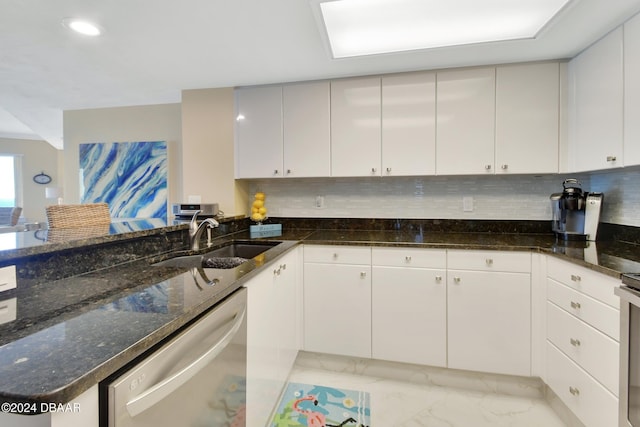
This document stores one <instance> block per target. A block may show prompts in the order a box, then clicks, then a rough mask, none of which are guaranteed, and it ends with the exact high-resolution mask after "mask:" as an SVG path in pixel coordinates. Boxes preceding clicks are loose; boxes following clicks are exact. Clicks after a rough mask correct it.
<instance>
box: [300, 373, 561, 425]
mask: <svg viewBox="0 0 640 427" xmlns="http://www.w3.org/2000/svg"><path fill="white" fill-rule="evenodd" d="M348 363H349V362H348ZM289 381H291V382H301V383H307V384H318V385H325V386H331V387H342V388H348V389H352V390H361V391H367V392H369V393H370V395H371V427H419V426H428V427H485V426H486V427H495V426H498V427H501V426H504V427H539V426H545V427H565V424H564V423H563V422H562V421H561V419H560V418H559V417H558V416H557V415H556V413H555V412H554V411H553V409H551V407H550V406H549V404H548V403H547V402H546V401H545V400H544V399H543V398H542V397H531V396H514V395H509V394H503V393H498V392H493V391H479V390H472V389H463V388H459V387H451V386H443V385H438V384H433V383H415V382H411V381H407V380H406V379H405V378H402V379H399V380H398V379H392V378H389V377H379V376H373V375H370V374H368V373H366V369H365V370H351V369H343V370H339V369H338V370H334V369H330V368H327V367H322V366H320V367H313V366H309V363H307V362H301V363H296V365H295V366H294V368H293V370H292V372H291V375H290V377H289Z"/></svg>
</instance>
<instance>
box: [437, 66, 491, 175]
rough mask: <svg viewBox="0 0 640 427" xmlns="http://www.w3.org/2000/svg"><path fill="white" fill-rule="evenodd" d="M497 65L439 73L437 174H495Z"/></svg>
mask: <svg viewBox="0 0 640 427" xmlns="http://www.w3.org/2000/svg"><path fill="white" fill-rule="evenodd" d="M495 77H496V74H495V68H479V69H471V70H455V71H443V72H439V73H438V74H437V120H436V123H437V125H436V129H437V130H436V173H437V174H438V175H464V174H480V173H493V163H494V144H495V89H496V87H495V82H496V78H495Z"/></svg>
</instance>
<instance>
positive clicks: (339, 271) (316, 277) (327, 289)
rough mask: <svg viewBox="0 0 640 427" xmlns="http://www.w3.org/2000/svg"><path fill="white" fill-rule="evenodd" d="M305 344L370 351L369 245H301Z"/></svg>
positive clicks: (335, 350) (331, 349)
mask: <svg viewBox="0 0 640 427" xmlns="http://www.w3.org/2000/svg"><path fill="white" fill-rule="evenodd" d="M304 261H305V262H304V349H305V350H308V351H317V352H323V353H332V354H341V355H346V356H357V357H371V248H368V247H349V246H305V247H304Z"/></svg>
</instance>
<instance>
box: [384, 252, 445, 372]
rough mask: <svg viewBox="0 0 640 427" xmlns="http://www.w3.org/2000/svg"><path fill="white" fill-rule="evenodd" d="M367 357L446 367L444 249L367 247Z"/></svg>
mask: <svg viewBox="0 0 640 427" xmlns="http://www.w3.org/2000/svg"><path fill="white" fill-rule="evenodd" d="M372 258H373V267H372V268H373V271H372V275H373V277H372V301H371V318H372V325H371V327H372V331H371V337H372V343H371V344H372V351H371V352H372V356H373V358H375V359H383V360H392V361H397V362H407V363H418V364H423V365H431V366H443V367H445V366H447V272H446V262H447V259H446V251H445V250H429V249H405V248H373V253H372Z"/></svg>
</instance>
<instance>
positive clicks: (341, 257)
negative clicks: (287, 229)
mask: <svg viewBox="0 0 640 427" xmlns="http://www.w3.org/2000/svg"><path fill="white" fill-rule="evenodd" d="M304 262H317V263H325V264H363V265H370V264H371V248H370V247H367V246H339V245H337V246H323V245H318V246H316V245H305V246H304Z"/></svg>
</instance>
